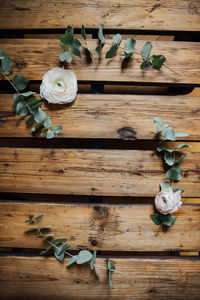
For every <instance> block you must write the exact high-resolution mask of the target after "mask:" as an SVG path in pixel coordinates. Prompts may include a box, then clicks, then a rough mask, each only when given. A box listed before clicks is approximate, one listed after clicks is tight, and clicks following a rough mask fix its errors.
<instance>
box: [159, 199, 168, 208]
mask: <svg viewBox="0 0 200 300" xmlns="http://www.w3.org/2000/svg"><path fill="white" fill-rule="evenodd" d="M159 204H160V206H162V207H163V208H164V207H165V206H166V205H167V201H166V199H165V198H164V197H161V198H160V199H159Z"/></svg>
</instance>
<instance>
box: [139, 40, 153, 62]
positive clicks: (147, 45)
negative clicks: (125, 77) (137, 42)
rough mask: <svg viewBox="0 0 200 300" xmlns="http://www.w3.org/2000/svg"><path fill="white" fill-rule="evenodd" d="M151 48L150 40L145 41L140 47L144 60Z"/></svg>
mask: <svg viewBox="0 0 200 300" xmlns="http://www.w3.org/2000/svg"><path fill="white" fill-rule="evenodd" d="M152 48H153V46H152V43H151V42H146V43H145V44H144V46H143V48H142V52H141V55H142V59H143V60H146V59H148V58H149V55H150V53H151V49H152Z"/></svg>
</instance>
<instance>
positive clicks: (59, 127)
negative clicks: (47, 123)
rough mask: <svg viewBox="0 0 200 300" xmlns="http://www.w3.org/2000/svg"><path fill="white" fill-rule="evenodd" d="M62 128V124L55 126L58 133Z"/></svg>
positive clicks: (54, 130)
mask: <svg viewBox="0 0 200 300" xmlns="http://www.w3.org/2000/svg"><path fill="white" fill-rule="evenodd" d="M62 128H63V127H62V126H61V125H57V126H54V127H53V132H54V133H57V134H58V133H60V132H61V130H62Z"/></svg>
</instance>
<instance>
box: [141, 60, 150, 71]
mask: <svg viewBox="0 0 200 300" xmlns="http://www.w3.org/2000/svg"><path fill="white" fill-rule="evenodd" d="M148 64H149V63H148V60H144V61H143V62H142V63H141V65H140V69H142V70H143V69H145V68H146V67H147V66H148Z"/></svg>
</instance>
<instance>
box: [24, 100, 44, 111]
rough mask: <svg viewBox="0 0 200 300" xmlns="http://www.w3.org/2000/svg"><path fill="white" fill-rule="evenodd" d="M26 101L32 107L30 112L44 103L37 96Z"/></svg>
mask: <svg viewBox="0 0 200 300" xmlns="http://www.w3.org/2000/svg"><path fill="white" fill-rule="evenodd" d="M26 103H27V105H28V106H29V107H30V112H35V111H36V110H37V109H38V108H39V107H40V106H41V105H42V101H41V100H40V99H37V98H30V99H28V101H27V102H26Z"/></svg>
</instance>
